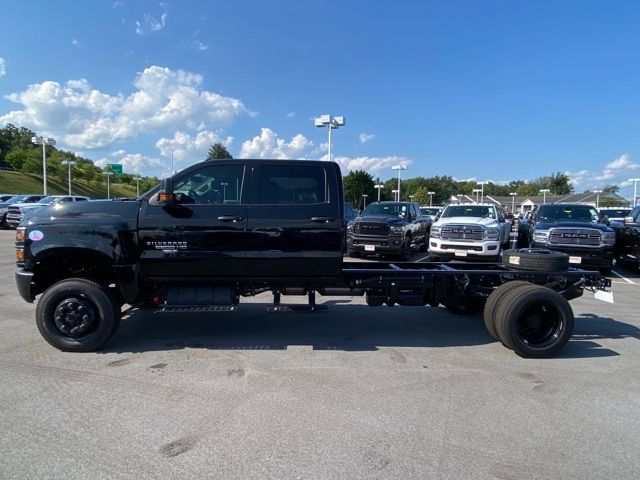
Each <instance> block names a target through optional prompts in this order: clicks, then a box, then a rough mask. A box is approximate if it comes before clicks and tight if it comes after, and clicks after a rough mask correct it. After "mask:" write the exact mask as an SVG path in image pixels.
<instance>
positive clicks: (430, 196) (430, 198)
mask: <svg viewBox="0 0 640 480" xmlns="http://www.w3.org/2000/svg"><path fill="white" fill-rule="evenodd" d="M427 193H428V194H429V206H430V207H431V206H432V204H433V196H434V195H435V193H436V192H427Z"/></svg>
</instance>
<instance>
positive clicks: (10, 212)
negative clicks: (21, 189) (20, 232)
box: [0, 195, 89, 228]
mask: <svg viewBox="0 0 640 480" xmlns="http://www.w3.org/2000/svg"><path fill="white" fill-rule="evenodd" d="M0 200H2V201H1V202H0V227H2V228H16V227H17V226H18V225H19V224H20V222H21V221H22V220H23V219H24V218H25V215H30V214H31V213H33V212H35V211H37V210H39V209H40V208H42V207H46V206H55V205H57V204H65V203H68V202H86V201H87V200H89V197H83V196H79V195H47V196H45V195H0Z"/></svg>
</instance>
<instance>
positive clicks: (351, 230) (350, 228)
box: [347, 222, 353, 232]
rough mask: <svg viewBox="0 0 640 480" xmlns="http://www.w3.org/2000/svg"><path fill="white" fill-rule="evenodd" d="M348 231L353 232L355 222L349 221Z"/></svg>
mask: <svg viewBox="0 0 640 480" xmlns="http://www.w3.org/2000/svg"><path fill="white" fill-rule="evenodd" d="M347 232H353V222H349V223H347Z"/></svg>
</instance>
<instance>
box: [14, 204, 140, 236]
mask: <svg viewBox="0 0 640 480" xmlns="http://www.w3.org/2000/svg"><path fill="white" fill-rule="evenodd" d="M139 210H140V202H139V201H138V200H93V201H87V202H70V203H60V204H58V205H53V206H45V207H43V208H39V209H37V210H36V211H34V212H33V213H29V212H27V213H26V218H25V221H26V224H27V225H28V226H35V225H42V226H44V225H86V226H90V225H95V226H97V225H101V226H104V225H114V226H117V227H118V228H119V229H124V230H135V229H136V228H137V225H138V211H139Z"/></svg>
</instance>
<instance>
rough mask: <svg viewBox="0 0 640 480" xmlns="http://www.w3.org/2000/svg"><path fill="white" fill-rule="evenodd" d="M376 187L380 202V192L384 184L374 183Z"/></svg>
mask: <svg viewBox="0 0 640 480" xmlns="http://www.w3.org/2000/svg"><path fill="white" fill-rule="evenodd" d="M374 187H376V190H378V203H380V192H381V191H382V189H383V188H384V185H383V184H381V183H378V184H377V185H374Z"/></svg>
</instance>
